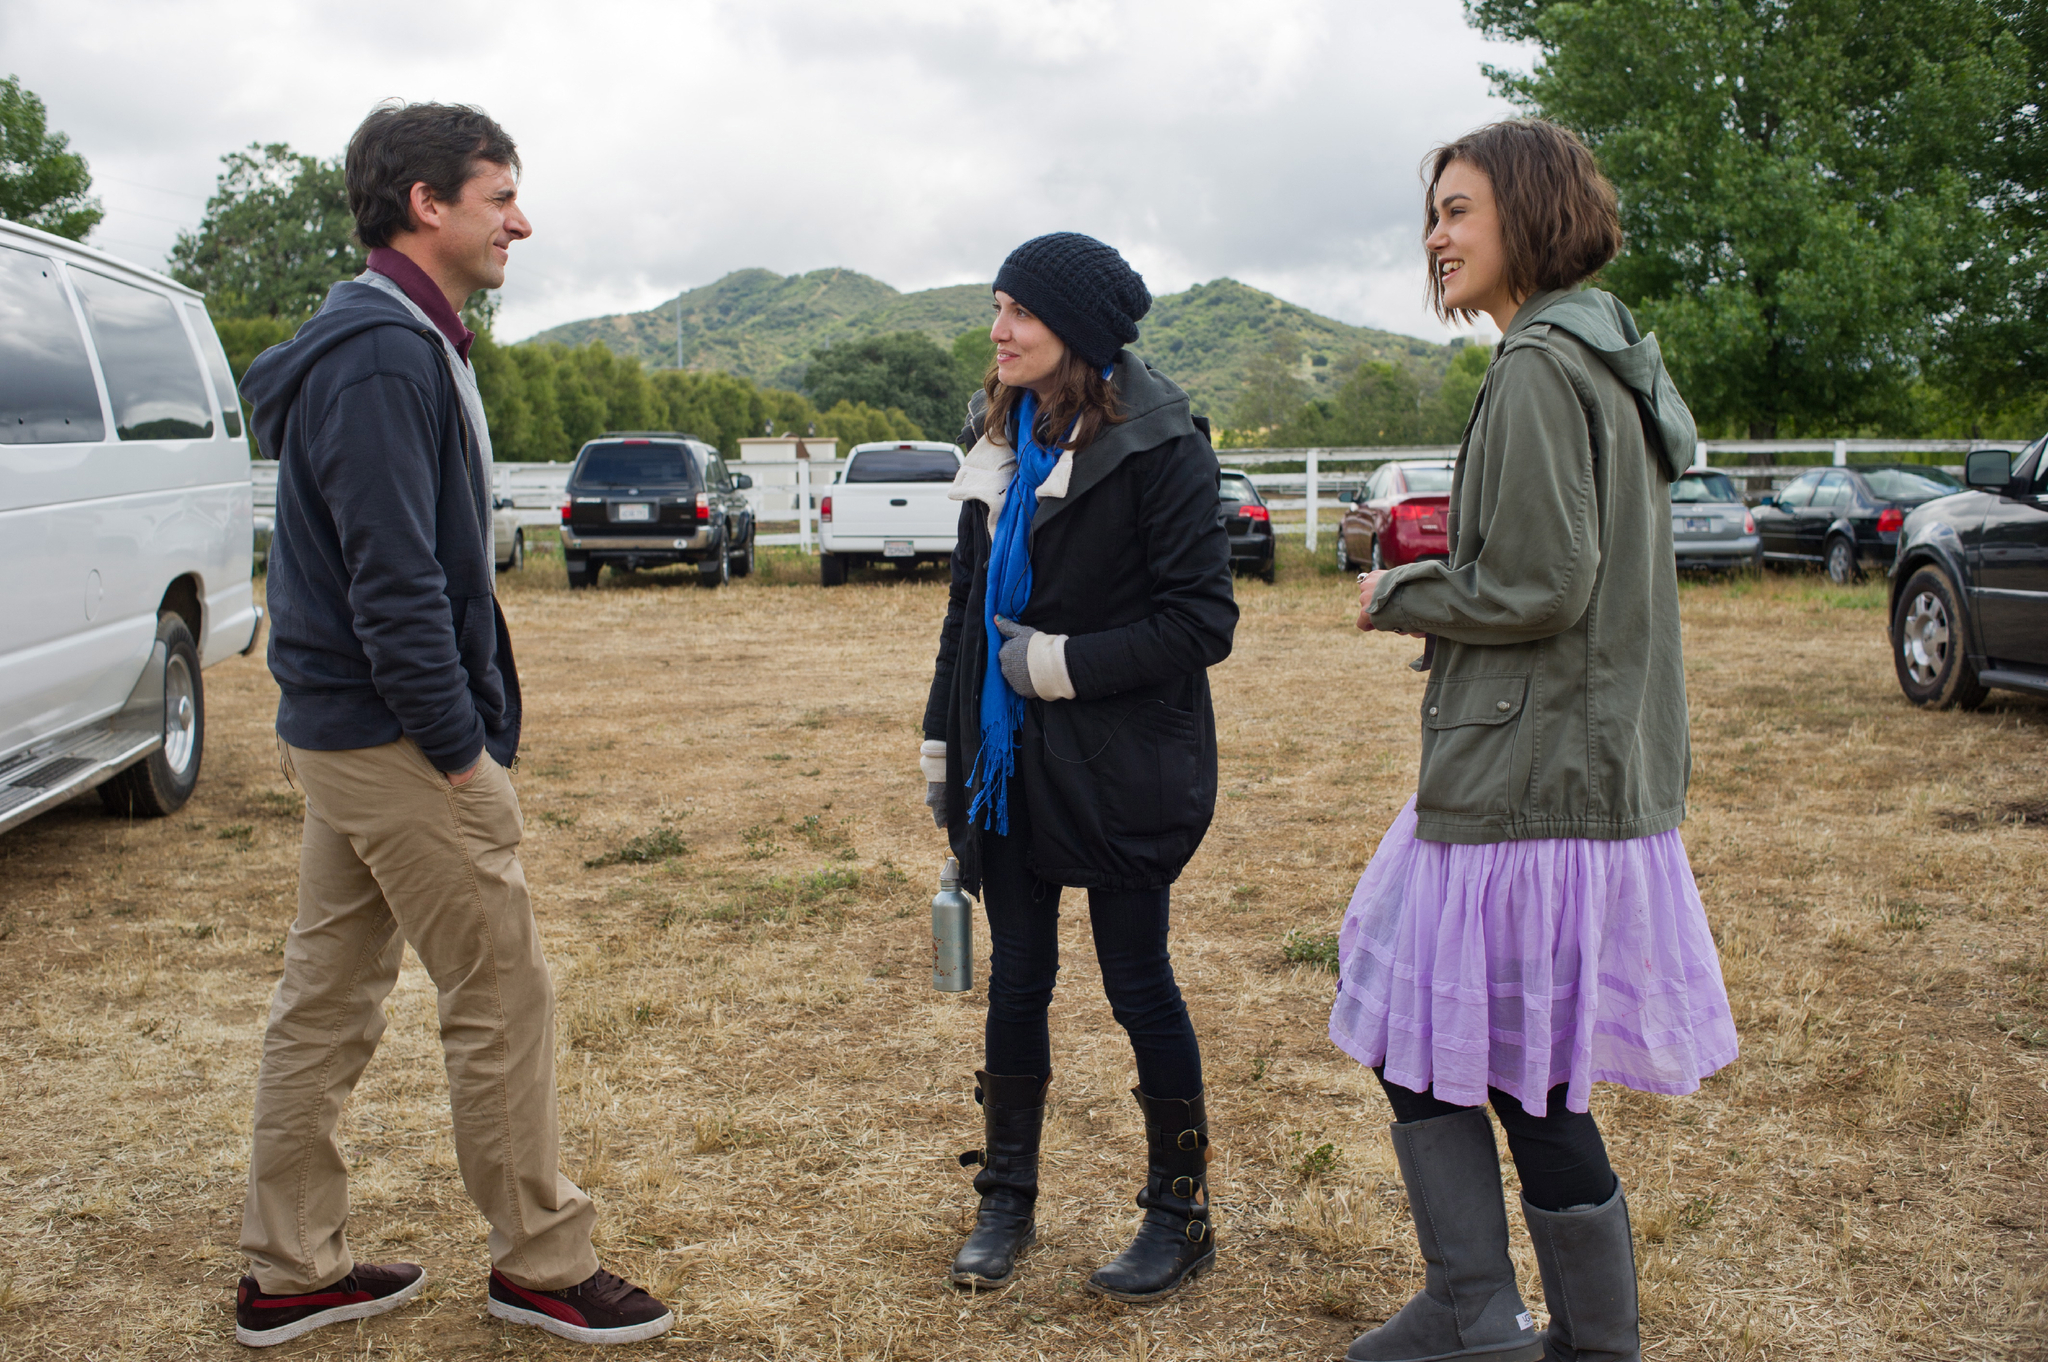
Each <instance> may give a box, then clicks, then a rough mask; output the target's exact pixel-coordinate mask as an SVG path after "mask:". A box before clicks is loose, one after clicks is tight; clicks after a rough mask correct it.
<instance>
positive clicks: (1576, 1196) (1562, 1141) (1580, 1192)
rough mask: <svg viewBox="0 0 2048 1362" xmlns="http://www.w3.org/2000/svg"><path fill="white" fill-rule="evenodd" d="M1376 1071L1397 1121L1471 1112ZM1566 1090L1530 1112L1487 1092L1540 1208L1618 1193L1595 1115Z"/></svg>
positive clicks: (1593, 1201)
mask: <svg viewBox="0 0 2048 1362" xmlns="http://www.w3.org/2000/svg"><path fill="white" fill-rule="evenodd" d="M1373 1072H1374V1073H1375V1074H1378V1075H1379V1080H1380V1087H1382V1088H1384V1089H1385V1090H1386V1093H1387V1105H1388V1106H1390V1107H1392V1108H1393V1109H1394V1119H1395V1120H1396V1121H1400V1122H1403V1123H1406V1122H1409V1121H1427V1120H1430V1119H1432V1118H1434V1117H1438V1116H1449V1115H1451V1114H1452V1113H1453V1112H1460V1111H1470V1110H1472V1108H1470V1107H1460V1106H1455V1105H1453V1104H1452V1103H1449V1102H1444V1101H1439V1100H1438V1099H1437V1097H1436V1096H1435V1095H1434V1094H1433V1093H1426V1092H1411V1091H1410V1090H1409V1089H1407V1088H1404V1087H1402V1086H1401V1085H1400V1084H1399V1083H1389V1082H1388V1081H1387V1071H1386V1066H1385V1065H1384V1064H1382V1065H1380V1066H1379V1067H1378V1068H1376V1069H1374V1070H1373ZM1564 1094H1565V1085H1564V1084H1562V1083H1560V1084H1558V1085H1557V1086H1556V1087H1554V1088H1552V1089H1551V1090H1550V1110H1549V1111H1548V1112H1547V1113H1546V1114H1544V1115H1542V1116H1531V1115H1530V1114H1529V1113H1528V1112H1526V1111H1524V1110H1522V1103H1521V1101H1520V1099H1518V1098H1514V1097H1510V1096H1509V1095H1508V1094H1506V1093H1504V1092H1502V1091H1501V1090H1500V1089H1499V1088H1488V1089H1487V1090H1486V1095H1487V1097H1488V1099H1489V1100H1490V1101H1491V1102H1492V1103H1493V1114H1494V1115H1495V1116H1498V1117H1499V1118H1500V1124H1501V1128H1502V1129H1503V1130H1505V1131H1507V1133H1508V1152H1509V1153H1510V1154H1512V1155H1514V1159H1515V1171H1516V1172H1517V1173H1519V1174H1520V1175H1521V1178H1522V1195H1523V1196H1525V1197H1527V1198H1529V1204H1530V1205H1532V1206H1534V1207H1535V1208H1536V1209H1537V1210H1539V1211H1562V1210H1568V1209H1570V1208H1571V1207H1573V1206H1598V1205H1599V1204H1600V1203H1602V1202H1603V1201H1605V1200H1607V1198H1609V1197H1611V1196H1613V1195H1614V1188H1615V1182H1616V1180H1615V1176H1614V1169H1613V1167H1612V1166H1610V1165H1609V1164H1608V1162H1607V1145H1606V1142H1605V1141H1603V1140H1602V1139H1601V1138H1600V1127H1599V1126H1597V1125H1595V1124H1594V1123H1593V1113H1591V1112H1589V1111H1569V1110H1567V1109H1566V1108H1565V1104H1564Z"/></svg>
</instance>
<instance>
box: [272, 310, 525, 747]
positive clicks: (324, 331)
mask: <svg viewBox="0 0 2048 1362" xmlns="http://www.w3.org/2000/svg"><path fill="white" fill-rule="evenodd" d="M448 364H449V359H448V352H447V351H446V350H445V349H444V348H443V343H442V340H441V338H440V336H439V335H438V334H436V333H435V332H434V330H433V329H432V328H431V327H428V326H425V325H423V324H422V323H421V322H420V320H419V318H418V317H416V316H414V315H413V314H412V313H411V312H410V311H408V310H407V309H406V307H405V305H404V304H403V303H401V302H399V301H398V299H396V298H394V297H392V296H391V295H390V294H388V293H385V292H384V291H383V290H382V289H379V288H376V287H374V286H372V285H369V284H362V283H356V282H354V281H349V282H345V283H340V284H336V285H335V286H334V287H333V289H332V290H330V291H329V292H328V295H327V301H326V302H325V303H323V304H322V305H321V308H320V311H319V312H318V313H317V314H316V315H315V316H314V317H313V319H312V320H311V321H309V322H307V323H306V324H305V325H304V326H302V327H300V328H299V332H298V334H297V335H296V336H294V337H293V338H292V339H290V340H288V341H286V342H285V343H284V344H282V345H279V346H275V347H273V348H272V349H269V350H266V351H264V352H263V353H262V354H261V355H258V356H257V357H256V359H255V362H253V363H252V364H250V366H249V370H248V373H247V374H245V375H244V376H243V378H242V395H243V396H244V397H246V398H248V399H249V401H250V402H251V403H252V404H253V405H254V406H255V408H256V418H255V421H254V422H253V423H252V429H253V431H254V433H255V436H256V444H257V447H258V448H259V449H260V450H261V451H262V452H263V454H264V456H265V457H266V458H272V459H276V460H277V461H278V476H277V529H276V532H275V535H274V536H273V538H272V539H271V543H270V566H269V586H268V601H269V606H270V617H271V627H270V672H271V675H272V676H274V677H276V678H277V684H278V689H279V690H280V691H282V692H283V695H282V698H281V700H280V701H279V703H278V708H277V731H278V734H279V735H280V736H281V737H283V738H284V740H285V741H286V742H288V743H290V744H291V745H292V746H294V747H302V748H306V749H308V750H310V751H324V752H335V751H347V750H351V749H354V748H360V747H377V746H381V745H383V744H384V743H388V742H396V741H397V740H398V739H399V738H400V737H407V738H411V739H412V740H413V741H414V742H416V743H418V744H419V747H420V750H421V751H422V752H424V753H425V754H426V756H427V759H428V760H429V761H431V762H433V764H434V766H435V767H436V768H437V769H439V770H442V771H450V772H453V771H462V770H466V769H468V767H469V766H470V765H472V764H473V763H474V762H475V761H476V759H477V754H478V753H479V752H480V751H483V750H486V749H488V750H489V752H490V754H491V756H492V757H493V758H494V759H495V760H496V761H497V762H498V763H499V764H500V765H504V766H509V765H511V763H512V759H513V757H514V756H515V755H516V754H517V752H518V749H519V675H518V672H517V670H516V669H515V667H514V665H513V661H512V641H511V637H510V635H509V634H508V633H507V632H506V628H505V618H504V615H503V614H502V613H501V612H500V611H499V609H498V605H497V600H496V597H495V595H494V594H493V590H492V587H493V575H494V571H495V568H494V562H493V555H492V551H491V498H490V489H489V488H488V487H487V486H486V485H485V475H484V470H483V467H482V460H481V458H480V457H479V453H478V449H477V447H476V446H475V444H474V442H473V438H472V433H471V432H470V431H469V430H468V429H467V423H466V422H465V420H464V418H463V414H462V400H461V397H460V394H459V393H458V392H457V390H456V386H455V377H454V375H453V374H451V373H450V372H449V368H448Z"/></svg>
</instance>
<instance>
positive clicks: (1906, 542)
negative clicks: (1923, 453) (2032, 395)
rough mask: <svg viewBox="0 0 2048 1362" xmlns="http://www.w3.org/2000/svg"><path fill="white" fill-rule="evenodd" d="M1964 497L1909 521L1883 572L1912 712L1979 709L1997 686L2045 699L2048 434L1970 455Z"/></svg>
mask: <svg viewBox="0 0 2048 1362" xmlns="http://www.w3.org/2000/svg"><path fill="white" fill-rule="evenodd" d="M1964 476H1965V478H1966V480H1967V481H1968V483H1969V488H1970V490H1968V491H1965V492H1960V493H1958V494H1956V495H1954V496H1946V497H1942V498H1940V499H1939V500H1936V501H1930V502H1928V503H1926V504H1925V505H1923V506H1920V507H1919V508H1917V509H1916V510H1914V511H1913V512H1911V513H1910V514H1909V515H1907V516H1906V523H1905V526H1904V528H1903V529H1901V530H1900V532H1899V549H1898V557H1897V559H1896V560H1895V561H1894V562H1893V563H1892V569H1891V579H1892V588H1891V626H1892V660H1893V662H1894V663H1895V664H1896V665H1897V667H1898V672H1899V689H1901V690H1903V691H1905V693H1906V698H1907V699H1908V700H1911V701H1912V702H1913V703H1914V704H1916V705H1926V706H1928V707H1930V708H1934V709H1947V708H1948V707H1949V706H1951V705H1961V706H1962V707H1963V708H1964V709H1975V708H1976V707H1977V706H1978V705H1981V704H1983V703H1984V697H1985V695H1986V693H1987V692H1988V691H1989V690H1990V688H1991V687H1993V686H2002V687H2005V688H2006V689H2008V690H2019V691H2026V692H2028V693H2029V694H2032V695H2044V696H2048V436H2044V437H2043V438H2041V439H2039V440H2036V441H2035V442H2034V443H2033V444H2032V445H2031V446H2030V447H2029V448H2027V449H2026V450H2025V451H2023V452H2022V453H2021V454H2020V455H2019V456H2018V457H2017V458H2015V457H2014V456H2012V455H2010V454H2007V453H2005V452H2004V451H2003V450H1978V451H1976V452H1974V453H1972V454H1971V455H1970V458H1969V463H1968V465H1967V467H1966V469H1965V473H1964Z"/></svg>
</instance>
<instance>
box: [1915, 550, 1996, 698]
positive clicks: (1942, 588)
mask: <svg viewBox="0 0 2048 1362" xmlns="http://www.w3.org/2000/svg"><path fill="white" fill-rule="evenodd" d="M1892 664H1893V666H1895V667H1896V668H1897V669H1898V673H1899V689H1900V690H1902V691H1904V692H1905V693H1906V698H1907V699H1908V700H1911V701H1912V702H1913V703H1914V704H1916V705H1920V706H1922V707H1923V708H1926V709H1948V708H1949V707H1951V706H1954V705H1960V706H1961V707H1962V708H1964V709H1975V708H1977V706H1979V705H1981V704H1983V703H1984V701H1985V699H1986V697H1988V696H1989V695H1990V694H1991V691H1990V689H1989V688H1988V687H1986V686H1985V685H1984V684H1983V683H1982V682H1981V681H1979V680H1978V679H1977V672H1976V670H1975V669H1974V668H1973V667H1971V666H1970V658H1969V640H1968V637H1967V635H1966V632H1965V622H1964V619H1963V613H1962V611H1961V610H1960V609H1958V608H1957V600H1956V589H1955V586H1954V584H1953V583H1951V582H1950V581H1949V577H1948V574H1947V573H1946V572H1943V571H1942V570H1941V569H1940V568H1938V567H1923V568H1921V569H1920V570H1919V571H1918V572H1916V573H1914V574H1913V575H1912V577H1911V578H1909V579H1908V580H1907V582H1906V589H1905V590H1904V591H1901V592H1900V593H1899V612H1898V614H1897V615H1895V616H1893V618H1892Z"/></svg>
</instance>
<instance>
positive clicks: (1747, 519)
mask: <svg viewBox="0 0 2048 1362" xmlns="http://www.w3.org/2000/svg"><path fill="white" fill-rule="evenodd" d="M1742 532H1743V533H1744V534H1755V533H1756V517H1755V516H1753V515H1751V514H1750V513H1749V512H1747V511H1744V512H1743V513H1742Z"/></svg>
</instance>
